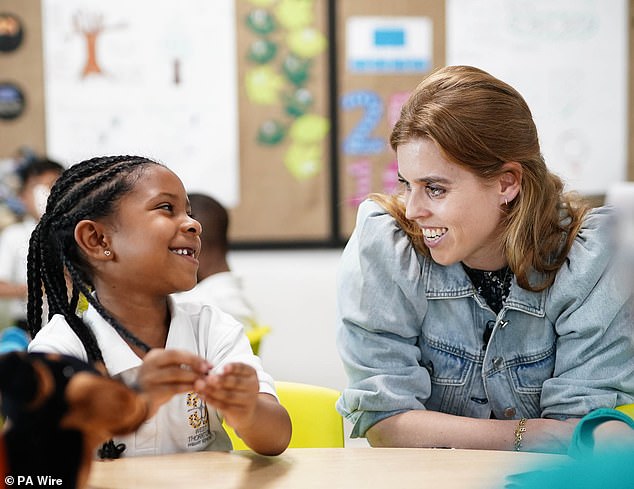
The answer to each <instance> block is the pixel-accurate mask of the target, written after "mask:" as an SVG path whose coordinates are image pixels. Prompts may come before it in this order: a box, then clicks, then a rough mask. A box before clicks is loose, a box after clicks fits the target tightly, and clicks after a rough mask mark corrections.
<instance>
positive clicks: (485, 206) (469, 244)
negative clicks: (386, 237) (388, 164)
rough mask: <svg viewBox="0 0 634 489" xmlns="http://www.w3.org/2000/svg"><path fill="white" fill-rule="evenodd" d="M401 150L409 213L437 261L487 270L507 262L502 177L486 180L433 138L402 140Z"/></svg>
mask: <svg viewBox="0 0 634 489" xmlns="http://www.w3.org/2000/svg"><path fill="white" fill-rule="evenodd" d="M396 155H397V158H398V169H399V180H400V181H401V183H402V184H403V185H404V187H405V204H406V217H407V218H408V219H410V220H412V221H414V222H415V223H416V224H417V225H418V226H419V227H420V228H421V229H422V231H423V234H424V236H425V244H426V245H427V247H428V248H429V251H430V253H431V256H432V258H433V260H434V261H435V262H437V263H439V264H441V265H451V264H453V263H457V262H460V261H462V262H464V263H465V264H466V265H468V266H469V267H471V268H477V269H482V270H497V269H499V268H501V267H503V266H504V265H505V264H506V258H505V256H504V253H503V251H502V247H501V244H500V240H499V236H500V222H501V219H502V217H503V213H502V211H501V206H502V205H504V195H503V194H502V192H501V188H500V185H498V184H497V181H496V180H493V181H491V182H485V181H484V180H483V179H481V178H479V177H477V176H476V175H475V174H474V173H472V172H470V171H468V170H467V169H466V168H464V167H462V166H459V165H457V164H455V163H453V162H451V161H449V160H448V159H447V158H446V157H445V156H444V155H443V154H442V153H441V152H440V151H439V149H438V147H437V145H436V144H435V143H434V142H433V141H432V140H430V139H426V138H425V139H414V140H412V141H410V142H407V143H404V144H401V145H400V146H398V148H397V150H396Z"/></svg>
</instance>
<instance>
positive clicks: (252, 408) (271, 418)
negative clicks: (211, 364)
mask: <svg viewBox="0 0 634 489" xmlns="http://www.w3.org/2000/svg"><path fill="white" fill-rule="evenodd" d="M194 387H195V390H196V392H198V393H199V394H200V396H201V397H202V398H203V399H204V400H205V401H206V402H207V403H208V404H210V405H211V406H214V407H215V408H216V409H218V410H219V411H222V413H223V415H224V418H225V421H226V422H227V424H228V425H229V426H231V427H232V428H233V429H234V430H235V432H236V433H237V434H238V436H240V437H241V438H242V439H243V440H244V442H245V443H246V444H247V445H248V446H249V447H251V448H252V449H253V450H255V451H256V452H258V453H261V454H263V455H277V454H279V453H282V452H283V451H284V450H286V447H287V446H288V443H289V441H290V439H291V420H290V417H289V416H288V413H287V412H286V409H284V407H283V406H282V405H281V404H280V403H279V402H278V401H277V399H276V398H275V397H274V396H272V395H269V394H264V393H260V392H259V391H260V382H259V381H258V376H257V373H256V371H255V369H254V368H253V367H250V366H249V365H245V364H243V363H231V364H228V365H225V366H224V367H223V369H222V370H221V371H220V372H218V373H212V374H209V375H208V376H206V377H205V378H204V379H198V380H197V381H196V382H195V384H194Z"/></svg>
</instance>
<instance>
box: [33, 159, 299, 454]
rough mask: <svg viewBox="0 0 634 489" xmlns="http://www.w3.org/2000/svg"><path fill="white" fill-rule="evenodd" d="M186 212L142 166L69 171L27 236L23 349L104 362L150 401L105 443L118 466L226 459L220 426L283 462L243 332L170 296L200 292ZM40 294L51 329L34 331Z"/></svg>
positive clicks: (278, 423)
mask: <svg viewBox="0 0 634 489" xmlns="http://www.w3.org/2000/svg"><path fill="white" fill-rule="evenodd" d="M190 213H191V212H190V206H189V202H188V200H187V194H186V192H185V188H184V187H183V184H182V182H181V181H180V179H179V178H178V177H177V176H176V175H175V174H174V173H173V172H171V171H170V170H169V169H167V168H166V167H165V166H163V165H161V164H158V163H156V162H154V161H151V160H149V159H146V158H142V157H138V156H114V157H100V158H94V159H91V160H88V161H84V162H82V163H79V164H77V165H74V166H72V167H70V168H69V169H68V170H66V171H65V172H64V173H63V174H62V176H61V177H60V178H59V180H58V181H57V182H56V184H55V186H54V187H53V189H52V191H51V194H50V196H49V199H48V203H47V207H46V212H45V214H44V215H43V216H42V218H41V220H40V222H39V224H38V225H37V227H36V229H35V230H34V232H33V234H32V237H31V243H30V247H29V257H28V290H29V297H28V298H29V301H28V323H29V327H30V330H31V333H32V335H33V337H34V339H33V341H32V342H31V344H30V346H29V350H30V351H45V352H59V353H64V354H70V355H74V356H76V357H78V358H81V359H83V360H86V361H88V362H93V363H94V362H103V363H104V364H105V366H106V368H107V370H108V372H109V374H110V375H111V376H113V377H117V378H120V379H121V380H122V381H123V382H125V383H126V384H128V385H131V386H135V387H138V388H140V389H142V390H144V391H146V392H147V393H148V394H150V398H151V399H152V402H151V406H150V409H151V412H152V413H155V415H154V416H153V417H152V418H151V419H149V420H148V421H147V422H146V423H145V424H144V425H143V426H142V427H141V428H140V429H139V430H138V431H137V432H136V433H134V434H132V435H130V436H127V437H123V438H121V439H117V440H115V444H114V445H112V444H111V446H115V447H118V449H119V450H121V449H123V450H124V455H125V456H134V455H156V454H165V453H173V452H184V451H199V450H230V449H231V442H230V440H229V438H228V436H227V434H226V432H225V431H224V429H223V428H222V424H221V423H222V418H223V417H224V419H225V421H226V423H227V424H228V425H229V426H231V427H233V428H234V429H235V430H236V432H237V433H239V434H240V436H241V437H242V438H243V440H244V441H245V442H246V443H247V445H249V446H250V447H251V448H252V449H253V450H255V451H256V452H259V453H262V454H267V455H275V454H279V453H281V452H283V451H284V450H285V449H286V447H287V446H288V443H289V440H290V433H291V424H290V419H289V417H288V414H287V412H286V410H285V409H284V408H283V407H282V406H281V405H280V404H279V403H278V401H277V398H276V396H275V389H274V384H273V380H272V379H271V377H270V376H269V375H267V374H266V373H265V372H264V371H263V369H262V366H261V364H260V361H259V359H258V358H257V357H256V356H254V355H253V353H252V351H251V348H250V346H249V342H248V339H247V338H246V336H245V335H244V334H243V331H242V327H241V326H240V324H239V323H238V322H237V321H235V320H234V319H233V318H231V317H230V316H228V315H226V314H224V313H222V312H221V311H220V310H219V309H216V308H213V307H210V306H207V305H202V304H195V303H186V304H179V305H177V304H175V303H174V302H173V301H172V300H171V298H170V296H169V295H170V294H171V293H174V292H178V291H184V290H188V289H190V288H192V287H193V286H194V285H195V284H196V272H197V269H198V258H197V257H198V255H199V253H200V234H201V227H200V224H199V223H198V222H197V221H196V220H194V219H193V217H192V216H191V215H190ZM44 294H45V297H46V300H47V302H48V306H49V317H50V318H51V319H50V321H49V323H48V324H47V325H45V326H44V327H42V325H41V319H40V318H41V311H42V301H43V297H44ZM80 294H83V295H84V296H85V297H86V298H87V300H88V303H89V305H88V309H87V310H86V311H85V312H84V313H83V314H77V312H76V311H77V305H78V302H79V297H80Z"/></svg>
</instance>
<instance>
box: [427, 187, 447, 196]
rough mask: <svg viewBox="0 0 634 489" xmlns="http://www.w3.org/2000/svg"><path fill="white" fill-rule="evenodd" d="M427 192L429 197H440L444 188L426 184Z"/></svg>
mask: <svg viewBox="0 0 634 489" xmlns="http://www.w3.org/2000/svg"><path fill="white" fill-rule="evenodd" d="M427 193H428V194H429V196H430V197H441V196H442V195H443V194H444V193H445V189H444V188H441V187H435V186H433V185H427Z"/></svg>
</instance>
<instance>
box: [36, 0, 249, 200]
mask: <svg viewBox="0 0 634 489" xmlns="http://www.w3.org/2000/svg"><path fill="white" fill-rule="evenodd" d="M42 4H43V39H44V61H45V87H46V137H47V149H48V153H49V154H50V156H51V157H53V158H57V159H59V160H61V161H63V162H65V163H66V164H72V163H76V162H78V161H81V160H83V159H86V158H89V157H92V156H97V155H104V154H140V155H145V156H149V157H152V158H155V159H158V160H159V161H161V162H162V163H165V164H166V165H167V166H168V167H170V168H172V169H173V170H174V171H175V172H176V173H177V174H178V175H179V176H180V177H181V179H182V180H183V181H184V183H185V186H186V188H187V190H188V191H191V192H204V193H208V194H211V195H213V196H214V197H216V198H217V199H218V200H220V201H221V202H222V203H223V204H225V205H227V206H229V207H232V206H234V205H235V204H236V203H237V202H238V200H239V195H238V188H239V186H238V178H239V171H238V170H239V161H238V143H237V141H238V134H237V115H238V108H237V74H236V55H235V35H236V34H235V21H234V0H213V1H209V0H187V1H186V2H181V3H174V2H172V1H168V0H134V1H130V0H108V1H107V2H104V1H100V0H43V2H42ZM91 36H92V37H93V38H94V39H95V43H94V49H93V51H92V57H91V55H90V54H91V51H90V42H91Z"/></svg>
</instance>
